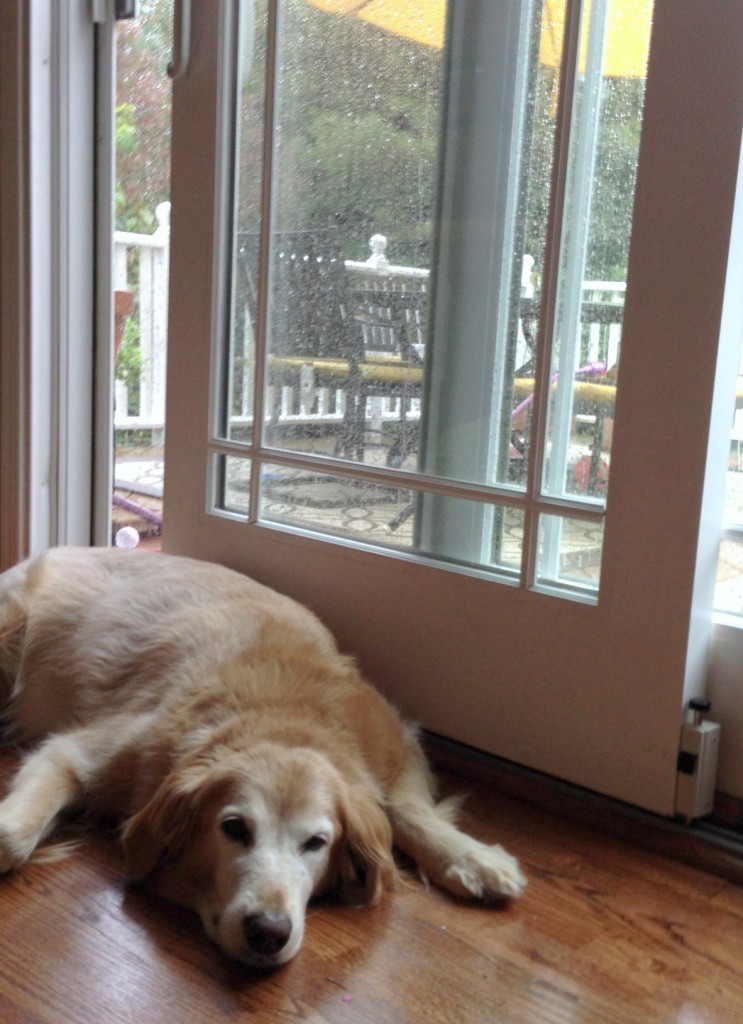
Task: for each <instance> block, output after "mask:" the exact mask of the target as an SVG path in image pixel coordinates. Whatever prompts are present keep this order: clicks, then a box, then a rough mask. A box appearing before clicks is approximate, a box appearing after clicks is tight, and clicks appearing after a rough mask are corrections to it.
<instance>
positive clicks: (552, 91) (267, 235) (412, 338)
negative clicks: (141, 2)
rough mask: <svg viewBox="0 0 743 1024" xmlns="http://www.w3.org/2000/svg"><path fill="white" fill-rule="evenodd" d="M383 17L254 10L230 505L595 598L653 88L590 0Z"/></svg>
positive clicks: (242, 163)
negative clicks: (584, 6) (625, 75)
mask: <svg viewBox="0 0 743 1024" xmlns="http://www.w3.org/2000/svg"><path fill="white" fill-rule="evenodd" d="M372 7H373V8H374V10H375V12H376V13H375V14H374V18H371V17H370V15H371V10H368V11H367V12H366V13H367V15H369V17H366V16H363V17H357V16H356V14H360V13H361V12H360V11H357V10H356V9H355V8H354V10H353V11H351V12H349V11H347V10H346V8H345V7H344V5H342V4H337V3H333V2H331V0H281V2H279V3H277V4H276V5H269V4H267V3H265V2H261V0H258V2H257V3H255V4H253V5H243V9H242V20H241V24H240V28H239V32H238V33H237V38H238V39H239V46H238V47H237V48H236V49H237V51H238V52H237V59H238V60H239V73H238V74H236V75H235V76H234V81H235V82H236V83H237V88H236V91H235V92H234V93H232V94H231V98H229V99H228V104H231V107H230V109H232V110H233V111H234V113H233V115H232V116H233V117H234V124H233V128H232V131H231V133H230V141H229V143H228V147H227V148H228V151H229V152H232V153H233V154H234V156H233V158H232V160H233V167H232V171H231V174H232V180H233V182H234V190H233V195H232V201H231V212H230V217H229V229H230V230H231V231H232V238H233V242H232V246H231V250H232V253H233V263H232V266H231V267H230V268H228V270H227V271H226V273H225V275H224V280H229V281H230V283H231V286H230V290H229V296H228V297H229V303H228V308H229V310H230V315H229V330H228V331H227V337H226V338H225V341H224V345H223V350H222V351H223V356H222V357H221V359H220V365H221V367H222V387H221V394H222V400H221V404H220V408H219V413H218V428H217V438H218V439H220V440H222V441H224V442H225V443H226V444H229V445H235V446H238V447H239V448H240V449H244V450H243V454H242V455H240V454H239V453H238V452H237V451H235V454H231V453H230V452H228V451H227V450H225V451H222V453H221V454H220V455H219V456H218V458H217V461H216V463H215V464H214V465H215V467H217V468H216V469H215V472H214V474H213V478H214V480H215V484H214V488H215V490H214V495H215V498H214V505H215V509H217V510H220V511H222V512H225V513H227V514H240V515H243V516H245V517H246V519H248V520H251V521H256V522H260V521H265V522H270V523H274V524H275V525H277V526H279V527H281V528H292V527H293V526H294V527H296V528H299V526H300V524H302V528H303V529H308V528H309V525H310V524H312V528H314V529H316V530H318V531H319V532H321V533H323V534H324V535H328V536H330V535H336V536H337V537H338V539H339V540H348V539H349V536H350V537H356V538H357V539H359V540H363V541H364V542H368V543H371V544H372V545H375V546H389V547H391V548H392V549H395V550H397V549H400V548H402V549H405V550H407V551H409V552H411V553H412V552H417V553H420V554H424V555H425V556H426V557H432V558H440V560H441V561H442V562H443V563H447V564H453V563H454V564H460V565H463V566H474V567H480V568H481V569H483V570H484V571H488V572H491V571H497V572H499V573H501V575H502V578H503V579H504V581H510V582H513V580H514V579H515V580H516V581H517V582H520V583H521V584H522V585H524V586H541V585H542V584H544V583H545V581H551V584H550V585H552V584H554V585H557V586H559V587H564V586H565V581H566V580H568V579H572V577H571V575H570V572H569V571H563V570H567V569H569V566H570V564H571V560H574V555H575V549H576V547H577V548H578V549H579V550H581V551H584V549H585V548H586V546H589V547H591V548H592V550H593V558H594V563H595V565H594V570H595V571H594V572H593V573H591V572H585V573H584V574H583V577H582V583H581V585H580V586H577V585H576V588H574V589H576V593H584V592H585V591H586V590H588V591H590V590H593V591H594V592H595V591H596V590H597V588H598V576H599V572H598V570H599V566H600V555H601V544H600V538H601V536H602V530H601V515H602V512H603V499H604V497H605V494H606V488H607V482H608V451H607V450H605V449H606V448H607V445H606V441H607V439H610V435H611V427H610V420H611V410H612V408H613V401H614V395H615V391H616V381H615V377H614V376H612V374H614V373H615V367H616V361H617V358H618V351H619V331H620V330H621V326H620V325H621V309H622V301H623V293H624V276H625V273H626V250H627V239H628V236H629V227H630V219H631V218H630V212H631V204H632V188H633V180H634V179H633V174H634V168H635V165H636V159H637V142H638V139H639V126H640V113H641V105H642V81H643V79H642V73H641V71H640V70H638V71H637V72H635V71H634V70H633V72H632V73H633V76H634V79H635V81H633V82H632V83H631V84H630V85H627V84H626V83H625V84H623V85H622V86H617V87H616V88H614V87H613V86H608V85H607V86H604V78H605V74H606V68H607V60H608V59H609V57H608V55H610V54H611V45H616V43H614V44H612V40H611V36H610V34H609V35H607V31H606V5H605V4H604V3H601V2H599V3H596V4H595V5H594V7H593V11H592V13H591V16H590V17H588V14H586V16H585V17H584V18H583V19H580V20H578V19H576V17H575V16H573V21H575V22H576V25H575V27H573V25H572V24H571V23H569V22H566V21H565V17H564V14H565V12H564V8H563V6H561V5H560V4H557V3H555V2H549V0H546V2H544V3H542V4H534V5H532V4H524V3H522V2H520V0H499V2H498V3H496V4H492V3H490V4H486V3H475V4H472V5H470V6H469V7H468V9H467V10H466V11H464V9H463V8H462V7H454V6H451V7H450V8H449V12H448V20H447V11H446V9H445V5H444V4H432V5H430V7H429V8H426V9H425V12H424V13H421V14H420V15H419V16H418V17H417V19H413V21H414V24H411V22H410V18H408V17H407V16H406V17H401V16H400V15H399V12H396V9H395V5H392V6H391V7H390V12H389V14H384V13H383V12H382V8H378V9H377V7H376V6H375V5H372ZM575 9H576V10H577V8H575ZM380 19H381V20H380ZM491 23H492V24H491ZM649 24H650V6H649V4H645V6H644V12H643V20H642V23H641V25H640V26H639V28H638V31H642V32H644V39H645V45H646V44H647V36H648V32H649ZM491 27H492V29H493V30H492V31H491ZM566 30H567V32H568V36H567V39H568V52H569V53H570V47H571V46H572V47H573V50H575V48H576V46H577V45H578V44H579V43H580V48H581V53H582V58H581V62H580V63H579V64H575V65H574V66H569V65H568V66H566V67H565V70H563V69H564V66H565V62H564V61H563V58H562V42H561V39H562V33H563V32H564V31H566ZM570 33H572V35H571V34H570ZM481 39H488V41H489V42H488V46H487V49H486V48H485V47H483V46H482V43H481V42H480V40H481ZM493 39H497V40H498V42H497V44H496V49H497V52H493V44H492V40H493ZM422 40H423V41H422ZM581 40H582V41H581ZM445 41H446V45H445ZM481 47H482V49H481ZM612 67H613V65H612ZM620 70H621V69H620ZM561 81H562V82H563V83H567V86H566V87H567V89H568V92H567V94H566V95H567V100H566V101H564V102H561V100H560V88H561ZM638 83H639V84H638ZM605 92H606V93H607V94H608V95H609V100H608V101H606V102H605V101H604V93H605ZM615 93H616V96H615V95H614V94H615ZM475 125H477V129H475V127H474V126H475ZM618 134H619V135H621V136H622V139H623V142H622V143H621V144H615V145H614V146H613V148H612V146H611V145H608V144H607V143H606V140H607V139H612V140H613V139H615V138H616V136H617V135H618ZM607 150H608V155H607ZM483 167H488V169H489V173H488V174H487V175H484V174H483V173H482V168H483ZM597 168H598V170H597ZM620 171H621V172H622V173H621V175H620ZM618 175H619V177H618ZM620 179H621V180H620ZM563 182H564V184H563ZM612 189H613V191H612ZM604 193H607V194H609V195H611V196H613V197H614V198H615V199H616V202H615V204H614V205H615V206H617V207H618V212H617V211H615V210H614V208H613V207H611V205H610V204H607V203H605V202H604V203H601V204H600V205H593V204H592V201H591V197H592V196H594V195H595V196H598V197H599V198H600V197H602V196H603V195H604ZM617 196H618V197H619V198H618V199H617ZM606 209H609V214H606V213H605V210H606ZM478 221H479V223H480V228H479V230H478V231H476V232H471V231H468V232H463V230H462V225H463V224H467V223H472V222H474V223H477V222H478ZM550 225H551V230H552V237H553V238H556V239H557V241H556V242H550ZM589 253H590V254H591V258H590V260H589ZM587 267H590V269H591V271H592V272H593V273H594V274H595V276H596V278H600V279H601V280H600V281H598V280H592V281H586V280H585V275H586V273H587V270H586V268H587ZM612 274H613V275H614V277H615V278H616V279H615V280H610V278H611V275H612ZM607 295H608V296H609V301H608V302H607V301H602V300H604V299H605V298H606V296H607ZM545 312H546V319H545ZM545 338H551V339H553V340H552V341H551V342H550V344H547V345H545ZM610 364H611V365H610ZM607 421H609V422H608V423H607ZM541 424H546V425H545V426H544V427H542V426H541ZM542 431H544V434H542ZM245 460H247V462H246V461H245ZM248 463H252V464H253V466H252V469H251V467H250V466H249V465H248ZM256 465H258V466H259V467H260V471H259V472H255V471H253V470H254V469H255V468H256ZM344 465H345V466H346V467H348V468H347V469H346V470H345V471H344V470H343V466H344ZM229 467H231V469H230V468H229ZM248 477H249V479H250V485H249V486H247V485H246V484H245V480H247V479H248ZM238 479H239V480H242V481H243V483H242V484H241V485H240V486H241V487H242V488H244V493H245V497H244V500H240V501H236V499H235V493H236V483H235V481H236V480H238ZM277 481H278V482H277ZM292 482H293V483H292ZM220 488H221V490H220ZM237 490H240V487H238V488H237ZM277 492H279V493H280V495H281V500H276V494H277ZM552 498H558V499H560V500H561V501H564V500H565V499H566V498H568V499H569V500H570V501H571V502H572V505H573V506H574V507H573V509H572V510H573V511H575V509H576V508H577V509H578V515H577V517H574V518H573V519H572V520H570V522H566V523H565V526H566V532H565V536H564V537H563V535H562V528H563V522H562V515H563V513H562V511H559V510H556V509H554V508H550V507H549V505H550V499H552ZM349 509H357V510H363V515H362V514H361V512H359V514H358V515H357V518H356V520H355V526H353V527H351V528H349V529H346V527H345V526H344V527H341V526H339V525H338V524H339V523H340V522H341V521H343V522H346V523H347V521H348V510H349ZM237 510H239V513H238V511H237ZM494 510H495V511H494ZM568 511H570V510H568ZM540 517H541V518H540ZM362 521H363V522H364V523H365V524H367V525H365V527H364V529H363V530H362V529H361V528H360V524H361V522H362ZM540 522H541V524H542V525H541V526H539V525H538V524H539V523H540ZM515 524H516V525H515ZM545 524H546V525H545ZM514 529H516V530H518V531H520V532H521V536H520V540H519V544H518V550H517V552H516V553H515V549H514V546H513V543H512V540H513V531H514ZM349 531H350V532H349ZM582 531H583V533H585V535H586V536H587V537H589V538H592V540H591V543H590V544H588V545H587V542H585V537H584V536H583V535H582ZM597 538H598V539H599V542H598V543H595V541H596V539H597ZM504 552H507V553H508V554H507V555H506V556H505V557H504V555H503V553H504ZM537 552H538V555H537ZM575 557H577V556H575ZM578 560H579V561H581V562H582V564H583V565H584V566H585V565H587V561H588V559H587V556H586V555H585V553H584V554H583V555H581V557H580V558H579V559H578ZM537 564H539V566H540V567H541V568H540V569H539V570H537V569H536V566H537ZM568 589H570V587H568Z"/></svg>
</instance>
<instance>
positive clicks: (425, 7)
mask: <svg viewBox="0 0 743 1024" xmlns="http://www.w3.org/2000/svg"><path fill="white" fill-rule="evenodd" d="M308 2H309V3H310V4H312V6H313V7H319V8H320V10H321V11H329V12H330V13H331V14H353V15H355V16H356V17H357V18H362V19H363V20H364V21H368V22H369V24H370V25H376V27H377V28H381V29H383V30H384V31H385V32H391V33H392V34H393V35H396V36H402V37H403V38H404V39H411V40H412V41H413V42H415V43H423V44H425V45H426V46H432V47H435V48H438V49H441V47H442V46H443V45H444V26H445V23H446V0H308Z"/></svg>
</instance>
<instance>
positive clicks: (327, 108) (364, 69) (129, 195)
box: [116, 0, 642, 278]
mask: <svg viewBox="0 0 743 1024" xmlns="http://www.w3.org/2000/svg"><path fill="white" fill-rule="evenodd" d="M172 6H173V0H142V3H141V17H140V18H139V19H138V20H137V21H136V22H132V23H122V25H121V26H120V27H119V38H120V45H119V83H118V89H119V100H120V102H119V106H118V108H117V127H116V142H117V161H118V173H117V187H116V223H117V227H118V228H120V229H124V230H130V231H142V232H147V233H150V232H152V231H153V230H154V228H155V226H156V224H155V219H154V211H155V209H156V207H157V205H158V204H159V203H160V202H162V201H163V200H165V199H167V198H168V197H169V173H170V162H169V161H170V154H169V139H170V83H169V82H168V80H167V77H166V75H165V72H164V69H165V65H166V64H167V61H168V60H169V59H170V54H171V37H172ZM280 11H281V18H280V53H279V83H278V93H277V105H276V121H277V128H278V135H277V139H278V146H277V150H276V152H275V154H274V167H273V173H274V176H275V184H276V185H277V186H278V189H277V191H276V197H277V198H276V201H275V206H274V225H275V227H276V228H277V229H279V230H291V231H297V230H301V229H309V228H327V227H331V226H332V227H335V228H336V229H337V233H338V236H339V242H340V246H341V251H342V253H343V255H344V256H345V257H346V258H352V259H354V258H355V259H366V258H367V256H368V255H369V249H368V239H369V237H370V235H372V234H373V233H375V232H382V233H384V234H386V235H387V236H388V239H389V247H388V254H389V255H390V257H391V258H392V259H393V261H394V262H397V263H410V264H413V265H417V266H429V265H430V263H431V260H432V256H433V254H432V241H433V234H434V224H433V217H434V211H435V203H436V196H435V188H436V183H437V181H438V173H439V172H438V149H437V146H438V131H439V111H440V107H441V94H440V90H441V80H442V74H443V60H444V55H443V53H442V51H438V50H434V49H431V48H429V47H425V46H421V45H417V44H415V43H412V42H410V41H408V40H405V39H402V38H398V37H396V36H394V35H391V34H389V33H385V32H382V31H381V30H379V29H376V28H375V27H374V26H372V25H369V24H368V23H366V22H364V21H363V20H362V19H360V18H357V17H351V16H349V17H339V16H337V15H332V14H328V13H325V12H322V11H320V10H318V9H317V8H315V7H313V6H311V5H310V4H308V3H306V0H282V3H281V5H280ZM255 12H256V19H255V38H254V39H253V45H252V48H251V49H252V54H253V57H252V66H251V67H250V68H249V69H248V77H247V81H246V83H245V84H244V88H243V95H242V100H241V110H240V148H239V208H238V227H239V229H240V230H247V231H254V230H256V228H257V226H258V224H259V222H260V203H261V195H262V181H263V164H262V160H263V146H262V138H263V116H264V102H265V83H264V72H265V56H264V49H265V33H266V3H265V0H263V2H261V0H257V2H256V4H255ZM603 89H604V95H603V115H602V116H603V119H604V120H603V125H604V127H603V129H602V132H601V141H600V147H599V151H598V154H597V160H596V169H597V175H596V182H595V187H594V194H593V206H592V211H593V215H592V227H591V232H590V237H589V242H588V253H587V268H586V273H587V276H588V277H592V278H621V277H623V276H624V274H625V271H626V262H627V245H628V241H627V240H628V237H629V225H630V219H631V212H632V200H633V193H634V171H635V162H636V154H637V144H638V138H639V130H640V122H639V116H638V113H637V111H638V109H639V99H640V97H641V89H642V82H641V81H639V80H636V79H635V80H608V81H606V82H605V83H604V86H603ZM638 90H640V91H639V92H638ZM554 97H555V71H554V69H552V68H545V67H542V66H540V65H537V66H536V69H535V80H534V89H533V92H532V95H531V98H530V124H529V126H528V130H527V132H526V134H525V137H524V147H525V150H524V154H523V168H524V169H522V171H521V173H522V174H523V175H525V199H524V201H523V203H522V207H521V210H520V212H519V225H520V228H521V230H522V233H523V238H522V242H521V244H523V250H524V251H525V252H528V253H530V254H531V255H533V256H534V257H535V260H536V268H537V269H540V268H541V266H542V265H543V257H544V239H545V232H546V221H547V215H548V207H549V198H550V187H551V178H552V162H553V159H554V140H555V116H554V114H555V111H554Z"/></svg>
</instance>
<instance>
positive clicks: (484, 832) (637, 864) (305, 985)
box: [0, 778, 743, 1024]
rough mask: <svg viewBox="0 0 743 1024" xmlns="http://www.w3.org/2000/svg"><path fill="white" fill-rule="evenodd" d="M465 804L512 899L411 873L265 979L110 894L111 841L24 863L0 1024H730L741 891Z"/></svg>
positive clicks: (741, 974) (493, 797) (331, 920)
mask: <svg viewBox="0 0 743 1024" xmlns="http://www.w3.org/2000/svg"><path fill="white" fill-rule="evenodd" d="M448 785H449V786H450V787H453V788H454V789H457V788H458V787H459V786H460V785H461V780H457V779H456V778H451V779H449V780H448ZM467 807H468V809H467V812H466V819H467V823H468V825H469V827H470V829H471V831H473V832H474V833H476V834H478V835H479V836H480V837H481V838H483V839H486V840H488V841H502V842H503V843H504V845H505V846H507V847H508V848H509V849H511V850H512V851H513V852H514V853H516V854H517V855H519V856H520V857H521V858H522V860H523V862H524V866H525V868H526V870H527V872H528V874H529V877H530V884H529V886H528V888H527V890H526V894H525V896H524V897H523V899H522V900H520V901H519V902H518V903H515V904H513V905H512V906H507V907H502V908H480V907H476V906H471V905H467V904H463V903H458V902H456V901H453V900H451V899H449V898H447V897H445V896H443V895H442V894H440V893H438V892H435V891H427V890H426V889H425V887H424V886H423V885H422V884H421V883H420V882H419V881H418V880H417V879H415V878H413V877H412V876H410V877H407V878H406V881H405V884H404V885H403V886H402V887H401V888H400V889H399V891H398V892H397V893H395V894H394V895H393V896H391V897H390V898H388V899H386V900H385V901H384V902H383V903H382V905H381V906H379V907H376V908H372V909H360V908H348V907H337V906H334V905H332V904H327V905H320V906H317V907H315V908H312V910H311V911H310V914H309V917H308V927H307V938H306V941H305V946H304V948H303V950H302V951H301V952H300V954H299V956H298V957H297V959H296V960H294V961H293V962H292V963H291V964H289V965H288V966H287V967H285V968H284V969H282V970H280V971H278V972H276V973H274V974H271V975H267V976H260V975H254V974H251V973H249V972H248V971H246V970H245V969H243V968H242V967H240V966H239V965H238V964H233V963H231V962H229V961H227V960H226V958H224V957H222V956H221V955H220V954H219V952H218V951H217V950H216V949H215V947H214V946H213V945H212V944H211V943H210V942H209V941H208V940H207V939H206V938H205V937H204V936H203V935H202V933H201V925H200V923H199V922H198V921H197V920H196V919H195V918H194V917H193V916H192V915H190V914H188V913H186V912H183V911H180V910H178V909H177V908H173V907H170V906H169V905H166V904H164V903H161V902H159V901H156V900H153V899H152V898H150V897H148V896H147V895H146V894H144V893H142V892H140V891H137V890H127V889H125V888H123V887H122V885H121V879H120V862H119V857H118V851H117V847H116V845H115V843H114V842H113V841H112V840H111V839H110V838H106V837H98V838H96V839H94V840H92V841H90V842H88V843H86V844H85V846H84V847H83V848H82V849H80V850H79V851H77V852H76V853H75V854H73V855H72V856H71V857H70V858H68V859H67V860H64V861H61V862H58V863H52V864H34V865H31V866H30V867H29V868H27V869H26V870H25V871H24V872H22V873H20V874H17V875H13V876H9V877H8V878H6V879H4V880H2V881H0V943H2V949H3V956H2V958H0V1019H1V1020H2V1021H3V1022H4V1024H114V1022H116V1024H122V1022H129V1021H131V1022H137V1024H141V1022H147V1024H156V1022H163V1024H165V1022H167V1024H174V1022H177V1024H192V1022H193V1024H195V1022H197V1021H198V1022H203V1021H211V1020H220V1021H221V1020H226V1021H231V1020H244V1019H250V1020H251V1021H253V1022H256V1024H264V1022H265V1024H268V1022H269V1021H270V1022H272V1024H274V1022H279V1024H281V1022H286V1024H290V1022H291V1024H296V1022H298V1021H307V1022H310V1024H380V1022H382V1021H384V1022H385V1024H423V1022H425V1024H480V1022H482V1024H486V1022H487V1024H567V1022H570V1024H576V1022H578V1024H581V1022H585V1024H589V1022H590V1024H638V1022H643V1024H648V1022H658V1024H672V1022H673V1024H733V1022H735V1024H738V1022H739V1021H740V1019H741V1010H740V1008H741V1006H743V971H741V967H740V959H741V953H742V952H743V890H742V889H741V888H739V887H738V886H736V885H735V884H733V883H731V882H730V881H728V880H726V879H724V878H720V877H718V876H716V875H713V874H709V873H706V872H704V871H702V870H699V869H698V868H696V867H694V866H692V865H687V864H682V863H679V862H678V861H676V860H672V859H669V858H667V857H665V856H663V855H661V854H659V853H656V852H653V851H651V850H647V849H644V848H641V847H638V846H637V845H634V844H632V843H629V842H626V841H624V840H621V839H617V838H616V837H614V836H611V835H607V834H606V833H603V832H599V831H593V830H592V829H591V828H589V827H587V826H586V825H582V824H579V823H576V822H574V821H566V820H563V819H562V818H561V817H560V816H559V815H556V814H551V813H548V812H547V811H545V810H543V809H539V808H535V807H533V806H531V805H528V804H525V803H522V802H519V801H516V800H512V799H509V798H506V797H503V796H502V795H499V794H497V793H494V792H493V791H492V790H489V789H488V788H486V787H484V786H483V785H481V784H475V785H474V786H473V791H472V795H471V798H470V800H469V801H468V805H467Z"/></svg>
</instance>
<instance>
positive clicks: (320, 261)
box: [237, 228, 347, 357]
mask: <svg viewBox="0 0 743 1024" xmlns="http://www.w3.org/2000/svg"><path fill="white" fill-rule="evenodd" d="M258 247H259V239H258V235H257V233H254V232H241V233H240V234H239V235H238V246H237V257H238V267H239V270H240V276H241V280H242V283H243V284H244V285H245V287H246V290H247V301H248V304H249V305H250V307H251V316H252V318H253V319H254V318H255V310H256V308H257V297H258V288H257V281H258V265H259V261H258ZM269 287H270V299H269V319H268V331H269V343H268V348H269V351H270V352H271V353H273V354H275V355H297V356H308V357H318V356H327V357H333V356H340V355H343V354H344V352H345V348H346V341H345V336H346V332H347V325H346V323H345V322H344V319H343V316H342V309H343V306H344V299H345V288H346V270H345V264H344V263H343V260H342V258H341V254H340V244H339V241H338V235H337V231H336V230H335V229H334V228H318V229H308V230H305V231H275V232H273V233H272V235H271V244H270V271H269Z"/></svg>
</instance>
